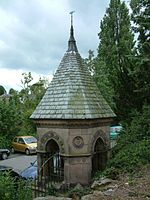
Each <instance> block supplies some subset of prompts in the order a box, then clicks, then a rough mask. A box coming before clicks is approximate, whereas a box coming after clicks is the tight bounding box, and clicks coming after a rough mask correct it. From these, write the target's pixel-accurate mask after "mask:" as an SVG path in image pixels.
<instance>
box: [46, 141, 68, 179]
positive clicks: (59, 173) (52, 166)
mask: <svg viewBox="0 0 150 200" xmlns="http://www.w3.org/2000/svg"><path fill="white" fill-rule="evenodd" d="M45 151H46V156H45V161H44V163H43V174H44V175H45V176H46V177H49V178H50V180H52V181H56V180H57V181H59V180H63V174H64V173H63V171H64V159H63V157H62V156H61V154H60V147H59V145H58V143H57V141H56V140H55V139H52V138H51V139H49V140H48V141H47V142H46V145H45Z"/></svg>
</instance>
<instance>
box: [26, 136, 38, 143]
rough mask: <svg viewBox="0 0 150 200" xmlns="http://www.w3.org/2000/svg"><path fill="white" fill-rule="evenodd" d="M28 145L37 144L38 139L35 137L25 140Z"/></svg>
mask: <svg viewBox="0 0 150 200" xmlns="http://www.w3.org/2000/svg"><path fill="white" fill-rule="evenodd" d="M24 141H25V143H26V144H31V143H36V142H37V139H36V138H35V137H30V138H24Z"/></svg>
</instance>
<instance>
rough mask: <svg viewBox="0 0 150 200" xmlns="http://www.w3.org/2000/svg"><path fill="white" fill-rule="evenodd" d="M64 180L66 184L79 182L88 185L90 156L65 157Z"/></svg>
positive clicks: (90, 165)
mask: <svg viewBox="0 0 150 200" xmlns="http://www.w3.org/2000/svg"><path fill="white" fill-rule="evenodd" d="M64 160H65V162H64V181H65V183H66V184H68V185H75V184H77V183H80V184H82V185H88V184H89V183H90V181H91V170H92V164H91V156H90V155H89V156H80V157H73V156H72V157H65V159H64Z"/></svg>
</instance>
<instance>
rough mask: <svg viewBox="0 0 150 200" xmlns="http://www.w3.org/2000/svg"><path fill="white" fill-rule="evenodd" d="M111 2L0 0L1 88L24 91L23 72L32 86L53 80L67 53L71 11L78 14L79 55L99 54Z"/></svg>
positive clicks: (76, 23) (76, 24) (75, 32)
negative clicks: (101, 36) (31, 79)
mask: <svg viewBox="0 0 150 200" xmlns="http://www.w3.org/2000/svg"><path fill="white" fill-rule="evenodd" d="M108 5H109V0H92V1H91V0H0V85H2V86H3V87H4V88H5V89H6V91H7V92H8V91H9V89H10V88H13V89H15V90H18V91H19V90H20V89H21V88H22V84H21V79H23V76H22V73H28V72H31V74H32V76H33V79H34V80H33V83H34V82H36V81H38V79H39V78H40V77H41V78H42V77H45V78H48V79H49V81H51V79H52V77H53V75H54V73H55V71H56V69H57V68H58V66H59V63H60V61H61V59H62V57H63V55H64V53H65V52H66V50H67V45H68V40H69V33H70V15H69V12H70V11H75V13H74V17H73V21H74V36H75V39H76V42H77V47H78V50H79V53H80V55H81V56H82V57H83V58H86V57H88V51H89V49H91V50H94V54H95V55H96V54H97V47H98V44H99V38H98V33H99V31H100V21H101V20H102V19H103V17H104V14H105V12H106V8H107V7H108Z"/></svg>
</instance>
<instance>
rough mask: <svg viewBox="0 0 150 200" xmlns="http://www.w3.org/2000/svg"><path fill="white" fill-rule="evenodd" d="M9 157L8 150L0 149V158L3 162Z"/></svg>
mask: <svg viewBox="0 0 150 200" xmlns="http://www.w3.org/2000/svg"><path fill="white" fill-rule="evenodd" d="M9 155H10V151H9V150H8V149H0V158H1V159H3V160H5V159H7V158H8V156H9Z"/></svg>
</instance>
